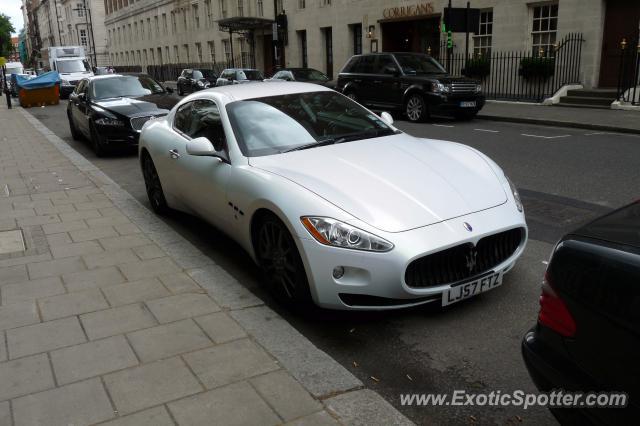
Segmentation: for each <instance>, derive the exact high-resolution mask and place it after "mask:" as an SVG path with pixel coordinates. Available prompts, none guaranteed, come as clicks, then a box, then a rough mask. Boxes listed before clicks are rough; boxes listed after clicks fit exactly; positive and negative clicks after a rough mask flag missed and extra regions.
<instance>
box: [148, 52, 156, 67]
mask: <svg viewBox="0 0 640 426" xmlns="http://www.w3.org/2000/svg"><path fill="white" fill-rule="evenodd" d="M149 58H150V59H151V65H155V63H156V55H155V53H154V52H153V49H149Z"/></svg>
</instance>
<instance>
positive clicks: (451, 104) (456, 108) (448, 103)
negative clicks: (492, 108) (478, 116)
mask: <svg viewBox="0 0 640 426" xmlns="http://www.w3.org/2000/svg"><path fill="white" fill-rule="evenodd" d="M427 102H428V104H429V107H430V110H431V111H432V112H445V113H457V112H469V113H476V112H478V111H480V110H481V109H482V108H483V107H484V104H485V103H486V98H485V96H484V95H483V94H473V93H469V94H457V93H456V94H435V93H430V94H429V95H428V96H427ZM462 102H475V103H476V106H475V107H462V106H461V103H462Z"/></svg>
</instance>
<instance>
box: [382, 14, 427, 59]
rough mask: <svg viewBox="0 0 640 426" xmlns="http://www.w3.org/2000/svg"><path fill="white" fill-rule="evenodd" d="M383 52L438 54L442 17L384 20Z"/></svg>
mask: <svg viewBox="0 0 640 426" xmlns="http://www.w3.org/2000/svg"><path fill="white" fill-rule="evenodd" d="M380 28H381V29H382V51H383V52H419V53H427V51H428V50H429V48H430V49H431V55H433V56H437V55H438V51H439V49H440V18H439V17H438V16H436V17H430V18H425V19H412V20H401V21H391V22H382V23H381V24H380Z"/></svg>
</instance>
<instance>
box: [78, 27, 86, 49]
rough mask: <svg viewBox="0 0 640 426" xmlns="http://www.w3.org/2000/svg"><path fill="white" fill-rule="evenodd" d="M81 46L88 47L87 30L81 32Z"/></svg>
mask: <svg viewBox="0 0 640 426" xmlns="http://www.w3.org/2000/svg"><path fill="white" fill-rule="evenodd" d="M80 44H81V45H83V46H84V47H87V30H85V29H81V30H80Z"/></svg>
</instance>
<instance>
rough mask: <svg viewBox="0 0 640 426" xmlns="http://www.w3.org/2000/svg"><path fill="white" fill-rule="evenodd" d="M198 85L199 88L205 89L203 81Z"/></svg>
mask: <svg viewBox="0 0 640 426" xmlns="http://www.w3.org/2000/svg"><path fill="white" fill-rule="evenodd" d="M196 84H197V85H198V87H204V83H203V82H201V81H198V82H197V83H196Z"/></svg>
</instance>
